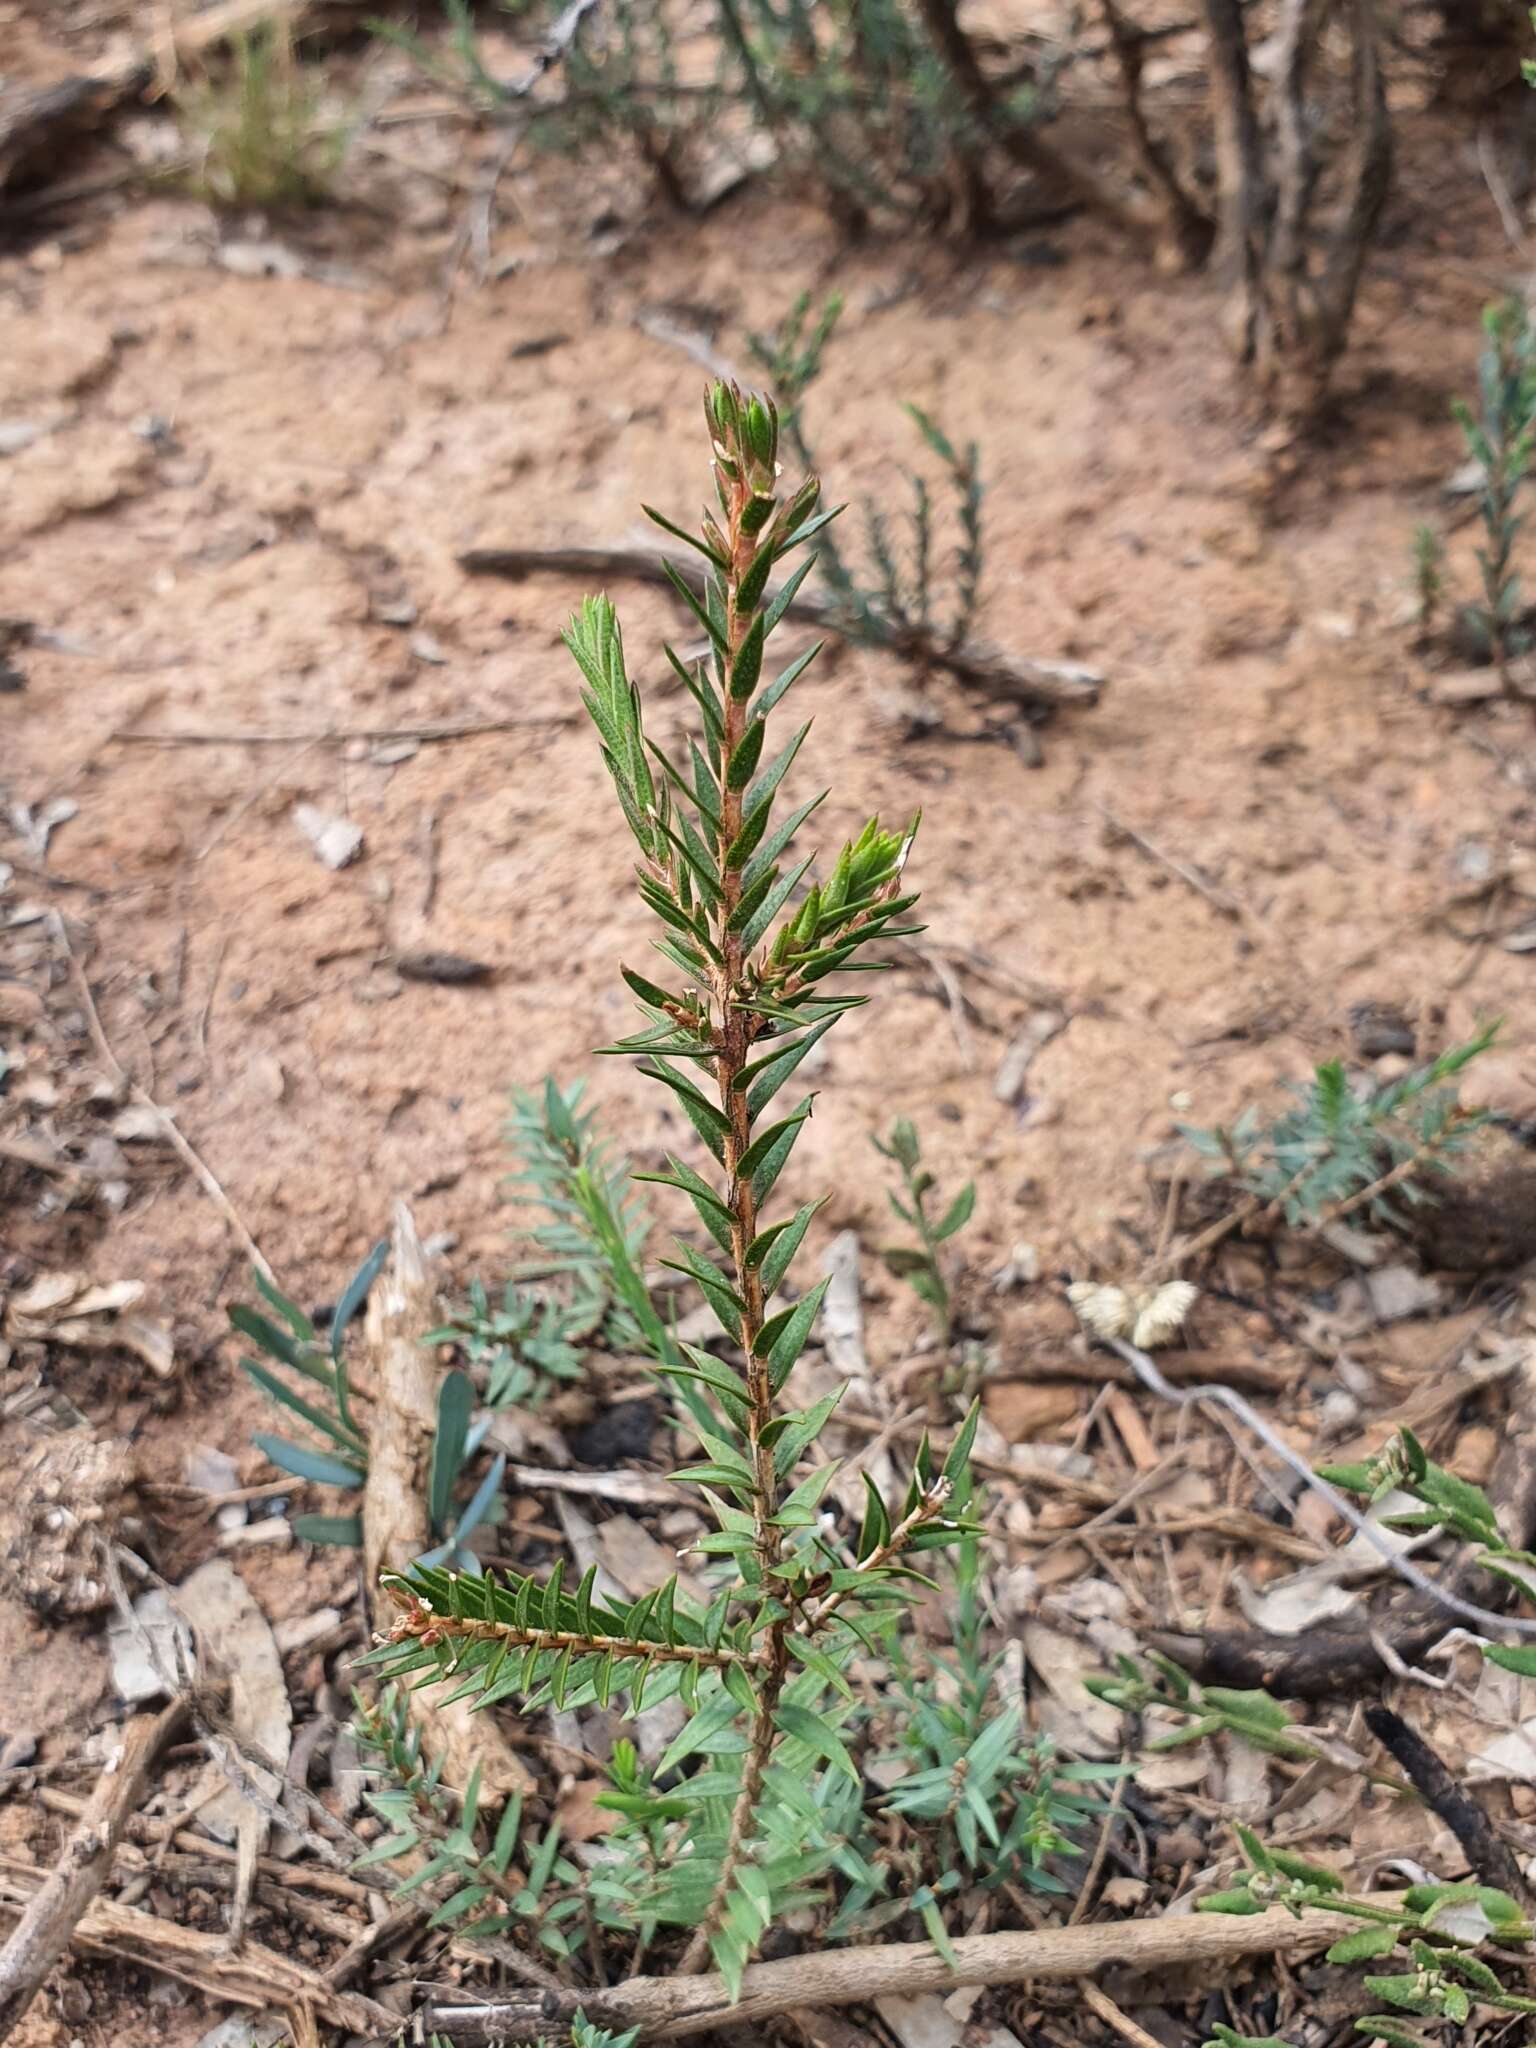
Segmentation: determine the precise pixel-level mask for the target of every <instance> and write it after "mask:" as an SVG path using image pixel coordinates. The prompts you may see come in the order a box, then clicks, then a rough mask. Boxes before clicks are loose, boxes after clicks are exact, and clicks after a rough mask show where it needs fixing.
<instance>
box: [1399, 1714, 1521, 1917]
mask: <svg viewBox="0 0 1536 2048" xmlns="http://www.w3.org/2000/svg"><path fill="white" fill-rule="evenodd" d="M1365 1725H1366V1727H1367V1728H1369V1729H1370V1731H1371V1733H1372V1734H1373V1735H1374V1736H1375V1738H1376V1740H1377V1741H1378V1742H1379V1743H1380V1744H1381V1746H1382V1748H1383V1749H1385V1750H1386V1751H1387V1753H1388V1754H1389V1755H1390V1756H1391V1757H1393V1758H1394V1759H1395V1760H1396V1762H1398V1763H1399V1764H1400V1765H1401V1766H1402V1768H1403V1771H1404V1772H1405V1774H1406V1775H1407V1777H1408V1778H1409V1779H1410V1781H1411V1782H1412V1785H1413V1789H1414V1790H1415V1791H1416V1792H1417V1793H1418V1795H1419V1797H1420V1798H1421V1799H1422V1800H1423V1801H1424V1802H1425V1804H1426V1805H1427V1806H1429V1807H1431V1808H1432V1809H1433V1810H1434V1811H1435V1812H1436V1813H1438V1814H1439V1816H1440V1818H1441V1819H1442V1820H1443V1821H1444V1822H1445V1824H1446V1826H1447V1827H1448V1828H1449V1829H1450V1831H1451V1833H1452V1834H1453V1835H1454V1836H1455V1837H1456V1839H1457V1841H1458V1842H1460V1844H1461V1846H1462V1849H1463V1851H1464V1852H1465V1854H1466V1858H1467V1867H1468V1868H1469V1869H1470V1871H1471V1872H1472V1875H1473V1876H1474V1877H1475V1878H1476V1879H1477V1880H1478V1882H1479V1883H1480V1884H1491V1885H1494V1886H1496V1887H1497V1888H1498V1889H1499V1890H1501V1891H1506V1892H1508V1893H1509V1894H1510V1896H1511V1898H1516V1899H1525V1898H1529V1896H1530V1892H1529V1888H1528V1886H1527V1885H1526V1882H1525V1877H1524V1875H1523V1873H1522V1872H1521V1869H1520V1866H1519V1864H1518V1863H1517V1862H1516V1861H1515V1857H1514V1852H1513V1850H1511V1848H1510V1847H1509V1844H1508V1843H1507V1842H1504V1841H1501V1840H1500V1838H1499V1836H1498V1835H1497V1834H1496V1833H1495V1831H1494V1826H1493V1823H1492V1821H1491V1820H1490V1819H1489V1818H1488V1816H1487V1814H1486V1813H1484V1811H1483V1809H1482V1807H1481V1806H1479V1805H1478V1803H1477V1801H1476V1800H1475V1799H1474V1798H1473V1797H1472V1795H1471V1794H1470V1793H1469V1792H1466V1791H1464V1790H1463V1789H1462V1787H1461V1786H1460V1785H1459V1784H1458V1783H1457V1781H1456V1779H1455V1778H1454V1777H1453V1776H1452V1774H1451V1772H1450V1771H1449V1770H1448V1769H1447V1768H1446V1765H1445V1762H1444V1760H1443V1759H1442V1758H1441V1757H1440V1756H1438V1755H1437V1754H1436V1752H1435V1751H1434V1750H1433V1749H1431V1748H1430V1746H1429V1744H1428V1743H1427V1742H1426V1741H1425V1740H1424V1738H1423V1736H1422V1735H1420V1734H1419V1733H1418V1731H1417V1730H1416V1729H1414V1728H1410V1727H1409V1726H1408V1723H1407V1722H1406V1721H1405V1720H1404V1719H1403V1718H1402V1716H1401V1715H1400V1714H1394V1713H1393V1711H1392V1709H1391V1708H1390V1707H1384V1706H1381V1705H1380V1704H1377V1705H1373V1706H1369V1707H1367V1708H1366V1710H1365Z"/></svg>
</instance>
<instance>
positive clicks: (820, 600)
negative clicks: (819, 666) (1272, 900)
mask: <svg viewBox="0 0 1536 2048" xmlns="http://www.w3.org/2000/svg"><path fill="white" fill-rule="evenodd" d="M668 565H670V566H671V567H672V568H673V569H675V570H676V571H677V572H678V573H679V575H681V576H683V577H684V578H685V579H686V580H687V582H688V585H689V587H690V588H691V589H693V590H694V591H696V592H698V593H701V594H702V592H703V589H704V579H703V577H702V576H701V575H700V574H699V573H698V572H697V571H696V570H695V568H694V566H693V563H692V562H691V561H688V560H684V559H680V558H678V557H676V556H674V555H670V554H668V553H667V552H666V551H665V550H663V549H660V548H645V547H629V548H470V549H469V550H468V551H467V552H466V553H465V554H462V555H460V556H459V567H460V568H461V569H463V570H464V571H465V573H466V574H467V575H470V576H506V577H510V578H512V579H513V580H514V581H515V580H517V579H519V578H521V577H524V576H540V575H561V576H581V577H588V578H594V579H597V580H599V581H602V580H607V581H616V580H618V579H621V578H622V579H626V580H628V581H629V582H632V583H649V584H653V585H655V586H657V587H658V588H661V589H664V590H670V589H671V587H672V585H671V581H670V579H669V577H668V575H667V567H668ZM785 617H786V618H791V619H803V620H804V621H805V622H806V623H807V624H808V625H815V626H821V627H824V628H825V629H826V630H827V631H828V632H832V633H839V634H842V635H843V636H844V637H845V638H847V639H850V640H853V641H854V642H856V643H857V642H861V641H862V642H865V643H867V644H868V643H871V635H872V633H878V634H879V635H880V638H879V641H878V643H876V644H879V645H882V646H885V647H887V648H889V649H890V651H891V652H892V653H893V654H900V655H902V656H904V657H905V658H906V659H908V660H910V661H914V662H918V663H920V664H922V665H924V666H927V667H931V668H939V669H943V670H945V671H946V672H947V673H948V674H950V675H952V676H954V677H955V678H956V680H957V681H959V682H962V683H969V684H971V685H973V686H974V687H975V688H977V689H979V690H982V691H983V692H984V693H985V694H986V695H988V696H991V697H996V698H999V699H1002V700H1004V701H1006V702H1008V703H1013V704H1025V705H1038V706H1040V707H1042V708H1045V709H1049V710H1054V709H1056V708H1057V707H1058V706H1060V705H1063V704H1096V703H1097V702H1098V698H1099V691H1100V690H1101V688H1102V687H1103V679H1102V678H1101V677H1099V676H1097V675H1095V674H1094V672H1093V671H1092V670H1091V669H1085V668H1076V667H1073V666H1072V665H1071V664H1070V663H1066V662H1045V661H1017V660H1014V659H1013V658H1012V657H1011V656H1009V655H1006V654H1003V653H1001V652H1000V651H999V650H998V649H996V648H993V647H986V646H983V645H982V644H981V643H980V642H978V641H975V640H967V641H965V642H963V643H962V645H960V646H959V647H949V646H946V645H945V644H944V642H943V641H942V640H941V639H940V637H939V636H938V635H937V634H932V635H929V634H923V633H917V634H913V633H910V632H904V631H902V630H901V629H900V628H898V627H896V626H894V625H891V626H887V625H885V624H884V623H883V622H881V621H878V620H877V621H875V622H874V625H873V626H870V625H867V624H865V623H863V622H860V623H858V624H855V623H854V622H853V621H852V620H851V619H850V618H849V617H848V614H847V613H846V612H845V611H844V610H843V608H842V607H841V606H840V605H839V604H837V603H836V602H834V601H833V600H832V599H830V598H824V597H814V596H811V595H809V594H807V593H806V592H804V591H802V592H801V593H800V595H799V596H797V597H796V598H795V599H794V601H793V603H792V604H791V605H790V607H789V610H788V611H787V612H786V613H785Z"/></svg>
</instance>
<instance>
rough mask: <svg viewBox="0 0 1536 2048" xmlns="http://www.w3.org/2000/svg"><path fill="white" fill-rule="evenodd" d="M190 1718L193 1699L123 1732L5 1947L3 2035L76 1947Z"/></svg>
mask: <svg viewBox="0 0 1536 2048" xmlns="http://www.w3.org/2000/svg"><path fill="white" fill-rule="evenodd" d="M186 1722H187V1702H186V1700H185V1699H176V1700H173V1701H172V1702H171V1704H170V1706H168V1707H166V1708H165V1709H164V1710H163V1712H161V1713H159V1714H141V1715H139V1716H138V1717H137V1718H136V1719H135V1720H133V1721H130V1722H129V1723H128V1726H127V1727H126V1728H125V1729H124V1731H123V1746H122V1749H121V1750H120V1751H119V1752H118V1755H117V1757H116V1759H115V1760H114V1761H113V1762H112V1763H110V1764H108V1765H107V1767H106V1769H105V1770H104V1771H103V1772H102V1774H101V1776H100V1777H99V1778H98V1779H97V1781H96V1789H95V1791H94V1792H93V1793H92V1795H91V1798H90V1802H89V1804H88V1805H87V1807H86V1809H85V1812H84V1813H83V1814H82V1815H81V1817H80V1822H79V1825H78V1826H77V1827H76V1829H75V1831H74V1833H73V1834H72V1835H71V1836H70V1838H69V1840H68V1842H67V1843H66V1844H65V1845H64V1853H63V1855H62V1856H61V1857H60V1858H59V1860H58V1862H57V1863H56V1864H55V1866H54V1868H53V1869H52V1871H51V1872H50V1873H49V1875H48V1876H47V1878H46V1879H45V1880H44V1882H43V1883H42V1885H41V1886H40V1887H39V1888H38V1890H37V1891H36V1892H35V1893H34V1894H33V1896H32V1897H31V1899H29V1900H28V1902H27V1905H26V1910H25V1911H24V1912H23V1913H22V1915H21V1918H20V1919H19V1920H18V1921H17V1923H16V1925H15V1927H14V1928H13V1929H12V1930H11V1935H10V1938H9V1940H8V1941H7V1942H6V1944H5V1947H4V1948H3V1949H0V2041H3V2040H5V2039H6V2038H7V2036H8V2035H9V2034H10V2033H11V2031H12V2029H13V2028H14V2027H15V2025H16V2023H17V2022H18V2020H20V2018H21V2016H22V2014H23V2013H24V2012H25V2011H26V2010H27V2007H28V2006H29V2005H30V2004H31V2003H32V2001H33V1999H34V1998H35V1997H36V1996H37V1994H38V1992H39V1991H40V1990H41V1988H42V1985H43V1980H44V1979H45V1978H46V1977H47V1975H48V1972H49V1971H50V1970H51V1969H52V1968H53V1966H54V1964H55V1963H56V1962H57V1961H58V1959H59V1957H60V1956H61V1955H62V1954H63V1953H64V1951H65V1949H66V1948H67V1947H68V1946H69V1943H70V1941H71V1939H72V1938H73V1936H74V1933H75V1929H76V1928H77V1927H78V1925H79V1923H80V1920H81V1918H82V1916H83V1915H84V1914H85V1912H86V1910H87V1908H88V1907H89V1906H90V1903H91V1901H92V1900H93V1899H94V1898H95V1896H96V1894H97V1893H98V1892H99V1891H100V1890H101V1887H102V1884H103V1882H104V1881H105V1879H106V1875H107V1872H108V1871H109V1870H110V1869H111V1867H112V1857H113V1854H114V1852H115V1851H116V1849H117V1845H118V1843H119V1841H120V1840H121V1839H122V1834H123V1830H124V1828H126V1826H127V1825H128V1821H129V1817H130V1816H131V1815H132V1813H133V1811H134V1809H135V1808H136V1807H137V1805H138V1803H139V1801H140V1800H141V1799H142V1798H143V1797H144V1793H145V1791H146V1789H147V1787H148V1785H149V1780H150V1776H151V1774H152V1772H153V1771H154V1768H155V1766H156V1764H157V1763H158V1762H159V1760H160V1758H161V1756H162V1755H163V1754H164V1752H165V1750H166V1749H167V1748H168V1747H169V1746H170V1744H171V1743H172V1742H173V1741H174V1740H175V1738H176V1736H177V1735H178V1734H179V1733H180V1731H181V1730H182V1728H184V1727H185V1725H186Z"/></svg>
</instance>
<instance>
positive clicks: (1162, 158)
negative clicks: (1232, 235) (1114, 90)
mask: <svg viewBox="0 0 1536 2048" xmlns="http://www.w3.org/2000/svg"><path fill="white" fill-rule="evenodd" d="M1099 13H1100V14H1101V15H1102V16H1103V18H1104V26H1105V27H1106V28H1107V29H1108V31H1109V45H1110V48H1111V50H1112V51H1113V52H1114V58H1115V63H1116V65H1117V66H1118V68H1119V72H1120V83H1121V86H1122V88H1123V90H1124V93H1125V111H1126V118H1127V119H1128V120H1129V122H1130V124H1131V135H1132V137H1133V139H1134V141H1135V143H1136V152H1137V155H1138V156H1139V157H1140V158H1141V163H1142V168H1143V169H1144V170H1145V172H1146V174H1147V177H1148V180H1149V181H1150V183H1151V184H1152V186H1153V188H1154V190H1155V191H1157V192H1158V193H1159V194H1160V195H1161V199H1162V206H1163V216H1164V226H1163V234H1164V237H1165V241H1166V248H1167V252H1168V254H1169V255H1170V256H1171V258H1172V260H1173V262H1174V263H1175V264H1176V265H1177V266H1178V267H1179V268H1180V269H1186V270H1192V269H1194V268H1196V267H1197V266H1198V265H1199V264H1201V263H1203V262H1204V260H1205V258H1206V256H1207V255H1208V254H1209V252H1210V247H1211V242H1212V239H1213V237H1214V235H1215V232H1216V224H1215V222H1214V221H1213V220H1212V219H1211V217H1210V215H1209V214H1208V213H1207V212H1206V211H1205V209H1204V207H1202V206H1200V205H1199V204H1198V203H1197V201H1196V200H1195V199H1194V197H1193V196H1192V195H1191V193H1190V192H1189V190H1188V189H1187V187H1186V186H1185V184H1184V182H1183V180H1182V179H1181V178H1180V176H1179V172H1178V166H1177V165H1176V164H1175V162H1174V157H1173V151H1172V150H1171V149H1170V148H1169V146H1168V144H1167V142H1166V141H1164V140H1163V139H1162V138H1161V137H1159V136H1157V135H1155V134H1154V133H1153V131H1152V124H1151V123H1150V121H1149V120H1148V119H1147V109H1146V103H1145V101H1144V99H1143V98H1142V90H1141V87H1142V67H1143V65H1144V63H1145V61H1146V51H1147V44H1148V43H1149V41H1150V40H1151V37H1150V36H1149V34H1148V32H1147V31H1146V30H1145V29H1142V28H1139V27H1137V26H1135V25H1134V24H1133V23H1131V22H1130V21H1128V20H1127V19H1126V17H1125V15H1124V14H1122V13H1121V11H1120V4H1119V0H1099Z"/></svg>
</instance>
